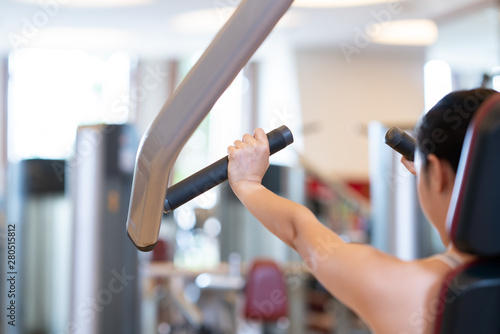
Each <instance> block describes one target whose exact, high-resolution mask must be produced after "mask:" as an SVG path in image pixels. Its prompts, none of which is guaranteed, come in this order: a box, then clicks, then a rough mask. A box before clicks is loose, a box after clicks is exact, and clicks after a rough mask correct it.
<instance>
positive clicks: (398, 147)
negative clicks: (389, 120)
mask: <svg viewBox="0 0 500 334" xmlns="http://www.w3.org/2000/svg"><path fill="white" fill-rule="evenodd" d="M385 143H386V144H387V145H389V146H390V147H392V148H393V149H394V150H395V151H397V152H399V153H401V154H402V155H403V156H404V157H405V158H406V159H408V160H410V161H413V159H414V155H415V139H413V137H412V136H410V135H409V134H407V133H406V132H404V131H403V130H401V129H400V128H396V127H393V128H390V129H389V131H387V133H386V134H385Z"/></svg>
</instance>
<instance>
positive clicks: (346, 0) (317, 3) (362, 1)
mask: <svg viewBox="0 0 500 334" xmlns="http://www.w3.org/2000/svg"><path fill="white" fill-rule="evenodd" d="M399 1H403V0H295V1H294V3H293V6H295V7H303V8H338V7H357V6H368V5H377V4H381V3H390V2H399Z"/></svg>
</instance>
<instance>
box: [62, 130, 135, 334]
mask: <svg viewBox="0 0 500 334" xmlns="http://www.w3.org/2000/svg"><path fill="white" fill-rule="evenodd" d="M136 151H137V139H136V136H135V134H134V131H133V128H132V127H130V126H127V125H95V126H82V127H80V128H79V129H78V132H77V140H76V149H75V157H74V159H73V160H72V161H71V162H70V163H69V164H68V165H69V172H70V173H71V184H70V187H71V194H72V199H73V205H74V210H73V212H74V217H73V218H74V233H73V238H74V245H73V261H72V263H73V267H72V280H71V296H72V300H71V310H70V313H71V316H70V318H71V321H70V324H69V326H68V327H69V328H68V329H69V330H70V332H73V331H75V332H78V333H92V334H97V333H103V334H104V333H121V334H127V333H130V334H135V333H139V325H140V324H139V317H138V316H137V315H138V314H139V312H138V311H139V309H138V305H139V300H138V279H137V277H138V276H137V261H138V258H137V255H138V254H137V250H136V249H135V247H134V245H133V244H132V243H131V242H130V240H128V238H127V234H126V229H125V222H126V220H127V212H128V205H129V198H130V188H131V185H132V174H133V169H134V161H135V153H136Z"/></svg>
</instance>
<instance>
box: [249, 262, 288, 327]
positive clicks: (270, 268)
mask: <svg viewBox="0 0 500 334" xmlns="http://www.w3.org/2000/svg"><path fill="white" fill-rule="evenodd" d="M245 296H246V302H245V317H246V318H248V319H252V320H257V321H275V320H278V319H279V318H281V317H285V316H286V315H287V310H288V299H287V292H286V285H285V281H284V277H283V274H282V272H281V270H280V268H279V267H278V265H277V264H276V263H275V262H274V261H272V260H256V261H254V262H253V264H252V266H251V267H250V270H249V272H248V275H247V286H246V289H245Z"/></svg>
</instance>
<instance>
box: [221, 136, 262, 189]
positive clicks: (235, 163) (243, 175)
mask: <svg viewBox="0 0 500 334" xmlns="http://www.w3.org/2000/svg"><path fill="white" fill-rule="evenodd" d="M227 153H228V157H229V164H228V167H227V174H228V179H229V183H230V184H231V186H232V187H234V186H235V185H236V184H237V183H238V182H240V181H251V182H258V183H260V182H261V181H262V178H263V177H264V174H265V173H266V171H267V168H268V167H269V142H268V140H267V136H266V133H265V132H264V130H262V129H260V128H258V129H255V132H254V135H253V136H251V135H249V134H245V135H244V136H243V140H236V141H235V142H234V146H229V147H228V148H227Z"/></svg>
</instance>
